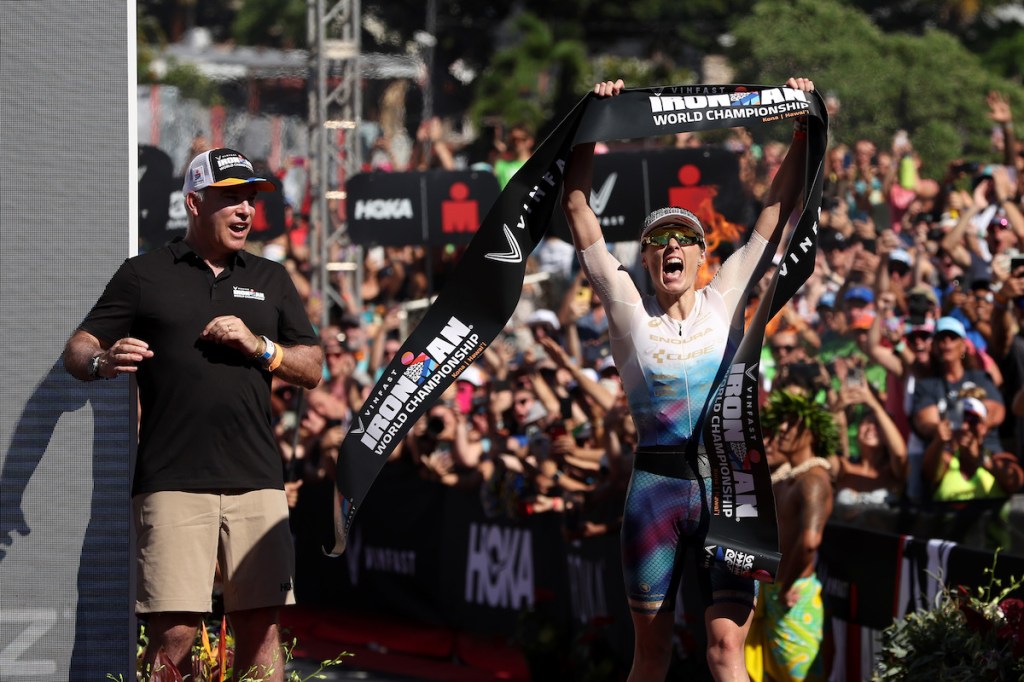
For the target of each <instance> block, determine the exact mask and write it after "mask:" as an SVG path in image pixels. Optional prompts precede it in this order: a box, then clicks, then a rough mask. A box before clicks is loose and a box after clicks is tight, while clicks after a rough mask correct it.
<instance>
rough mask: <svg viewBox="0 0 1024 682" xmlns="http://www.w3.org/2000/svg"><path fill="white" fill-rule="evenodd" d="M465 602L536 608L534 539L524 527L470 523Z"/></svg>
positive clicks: (496, 606) (516, 607)
mask: <svg viewBox="0 0 1024 682" xmlns="http://www.w3.org/2000/svg"><path fill="white" fill-rule="evenodd" d="M465 597H466V601H467V602H469V603H470V604H479V605H481V606H490V607H494V608H506V609H521V608H523V607H524V606H525V607H527V608H532V607H533V540H532V538H531V536H530V533H529V531H527V530H524V529H522V528H510V527H504V526H492V525H490V524H486V523H483V524H477V523H471V524H470V526H469V552H468V556H467V558H466V593H465Z"/></svg>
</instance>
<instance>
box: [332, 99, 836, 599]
mask: <svg viewBox="0 0 1024 682" xmlns="http://www.w3.org/2000/svg"><path fill="white" fill-rule="evenodd" d="M802 116H807V117H808V118H807V120H808V122H809V129H808V133H807V134H808V157H809V162H808V164H807V181H806V187H808V188H810V191H809V192H808V194H807V198H806V201H805V204H804V207H803V211H802V213H801V216H800V220H799V222H798V224H797V226H796V228H795V230H794V231H793V232H792V235H791V238H790V241H789V243H788V244H787V245H786V249H785V253H784V256H783V259H782V261H781V263H780V267H779V269H778V271H777V272H776V274H775V276H774V277H773V279H772V282H771V284H770V285H769V288H768V292H767V295H766V296H765V297H764V298H763V299H762V301H761V303H760V305H759V306H758V309H757V312H756V313H755V315H754V317H753V320H752V321H751V323H750V325H749V327H748V329H747V330H746V332H745V334H744V336H743V339H742V341H741V342H740V344H739V346H738V348H737V349H736V353H735V355H734V356H732V357H730V356H729V355H728V351H727V356H726V357H725V359H724V360H723V363H722V367H721V369H720V371H719V375H718V376H719V381H718V382H717V384H716V386H717V387H716V390H715V391H713V392H712V394H711V396H710V397H709V399H708V402H707V404H706V405H705V407H704V412H703V416H704V423H703V426H702V433H703V434H704V439H703V440H704V441H705V442H706V443H707V444H708V445H707V456H708V458H709V460H710V462H711V464H712V473H713V484H714V486H713V487H714V492H713V504H712V507H713V508H712V524H711V528H710V530H709V535H708V542H707V544H706V548H705V549H706V551H705V561H706V562H707V563H710V562H711V561H713V560H715V559H718V560H721V561H724V562H725V563H726V565H727V566H729V568H730V570H733V571H734V572H736V573H738V574H744V575H750V576H753V577H756V578H758V579H761V580H771V579H773V578H774V575H775V570H776V569H777V567H778V560H779V549H778V531H777V527H776V520H775V502H774V497H773V496H772V491H771V481H770V477H769V475H768V469H767V463H766V462H765V461H764V455H763V451H764V448H763V447H762V444H761V436H760V427H759V425H758V414H757V400H756V398H757V362H758V358H759V357H760V349H761V346H762V344H763V343H764V330H765V325H766V324H767V321H768V319H770V318H771V316H772V315H774V314H775V313H776V312H777V311H778V310H779V309H780V308H781V307H782V306H783V305H785V303H786V301H788V300H789V299H790V298H791V297H792V296H793V294H795V293H796V291H797V290H798V289H799V288H800V286H801V285H802V284H803V283H804V282H805V281H806V280H807V278H808V277H809V276H810V274H811V272H813V269H814V256H815V250H816V232H817V217H818V209H819V206H820V203H821V189H822V182H823V162H824V158H825V143H826V134H827V129H828V118H827V113H826V111H825V107H824V104H823V102H822V99H821V97H820V96H819V95H818V94H817V93H806V92H803V91H800V90H794V89H791V88H786V87H780V86H764V85H684V86H671V87H653V88H631V89H627V90H624V91H623V92H622V94H620V95H618V96H616V97H609V98H597V97H595V96H594V95H593V93H590V94H588V95H587V96H586V97H584V98H583V99H582V100H580V102H579V103H578V104H577V105H576V106H575V107H574V108H573V110H572V111H571V112H570V113H569V114H568V115H567V116H566V117H565V118H564V119H563V120H562V121H561V123H559V125H558V126H557V127H556V128H555V130H554V131H553V132H552V133H551V134H550V135H549V136H548V138H547V139H545V140H544V142H543V143H542V144H540V145H539V146H538V147H537V149H536V150H535V152H534V154H533V156H531V157H530V159H529V160H528V161H527V162H526V164H525V165H524V166H523V167H522V168H521V169H520V170H519V171H518V172H517V173H516V174H515V176H513V178H512V180H511V181H509V183H508V185H507V186H506V187H505V189H504V190H503V191H502V192H501V194H500V195H499V196H498V199H497V201H496V202H495V203H494V205H493V206H492V207H491V209H490V211H489V212H488V213H487V215H486V217H485V218H484V220H483V222H482V223H481V225H480V229H479V230H478V231H477V233H476V236H475V237H474V238H473V240H472V241H471V242H470V244H469V246H468V247H467V249H466V252H465V253H464V255H463V257H462V259H461V261H460V262H459V264H458V267H457V268H456V269H455V271H454V273H453V274H452V275H451V277H450V279H449V281H448V282H447V283H446V284H445V286H444V288H443V289H442V291H441V292H440V293H439V295H438V297H437V299H436V300H435V302H434V304H433V305H432V306H431V307H430V309H429V310H428V311H427V313H426V315H425V316H424V318H423V320H422V321H421V322H420V324H419V325H418V326H417V327H416V328H415V329H414V330H413V331H412V333H411V334H410V335H409V337H408V338H407V339H406V340H405V342H404V343H403V345H402V347H401V349H400V350H399V352H398V353H397V354H396V355H395V358H394V359H393V360H392V361H391V363H390V364H389V365H388V367H387V368H386V369H385V371H384V373H383V375H382V376H381V378H380V379H379V380H378V381H377V383H376V385H375V386H374V387H373V390H372V391H371V393H370V395H369V396H368V398H367V400H366V402H365V403H364V404H363V406H362V408H361V409H360V410H359V412H358V414H356V415H355V417H354V419H353V424H352V427H351V428H350V430H349V432H348V434H347V435H346V437H345V440H344V441H343V442H342V445H341V451H340V453H339V455H338V466H337V475H336V483H337V493H338V494H337V495H336V496H335V497H336V505H335V545H334V548H333V550H332V551H331V554H334V555H336V554H340V553H341V552H343V551H344V549H345V544H346V542H347V536H348V532H349V530H350V528H351V525H352V521H353V519H354V518H355V514H356V511H357V510H358V507H359V505H360V504H362V501H363V500H364V499H365V498H366V495H367V494H368V492H369V490H370V487H371V486H372V484H373V481H374V480H375V479H376V477H377V475H378V474H379V473H380V470H381V468H383V466H384V463H385V462H386V461H387V458H388V455H389V454H390V453H391V451H392V450H393V449H394V448H395V446H396V445H397V444H398V443H399V442H400V441H401V439H402V438H403V437H404V436H405V434H406V433H407V432H408V431H409V429H410V428H411V427H412V425H413V423H415V421H416V420H417V419H418V418H419V417H420V416H421V415H422V414H423V413H425V412H426V411H427V409H428V408H429V407H430V406H431V405H432V404H433V403H434V402H435V401H436V400H437V399H438V398H439V397H440V395H441V394H442V393H443V392H444V390H445V389H446V388H447V387H448V386H449V385H450V384H451V383H452V382H453V381H454V380H455V379H456V378H457V377H458V376H459V374H461V373H462V372H463V371H464V370H465V369H466V368H467V367H468V366H469V365H470V364H471V363H472V362H473V361H474V360H476V359H477V358H478V357H479V356H480V354H481V353H483V351H484V349H485V348H486V347H487V346H488V345H489V344H490V343H491V342H492V341H493V340H494V339H495V338H496V337H497V336H498V334H499V333H500V332H501V330H502V329H503V328H504V326H505V324H506V323H507V321H508V319H509V318H510V317H511V316H512V313H513V311H514V310H515V307H516V304H517V303H518V301H519V297H520V295H521V292H522V284H523V278H524V276H525V274H526V258H527V256H528V255H529V254H530V253H532V251H533V249H534V248H535V247H536V246H537V244H538V243H539V242H540V240H541V239H542V238H543V236H544V234H545V233H546V231H547V228H548V225H549V222H550V217H551V215H552V212H553V211H554V209H555V208H556V206H557V205H558V200H559V197H560V194H561V184H562V177H563V171H564V169H565V164H566V160H567V159H568V157H569V152H570V151H571V149H572V147H573V145H575V144H579V143H582V142H596V141H599V140H619V139H635V138H644V137H658V136H664V135H670V134H674V133H677V132H688V131H696V130H714V129H719V128H731V127H737V126H745V127H751V126H760V125H764V124H768V123H771V122H775V121H783V120H786V119H795V118H797V117H802ZM696 441H697V439H692V440H691V442H694V443H696Z"/></svg>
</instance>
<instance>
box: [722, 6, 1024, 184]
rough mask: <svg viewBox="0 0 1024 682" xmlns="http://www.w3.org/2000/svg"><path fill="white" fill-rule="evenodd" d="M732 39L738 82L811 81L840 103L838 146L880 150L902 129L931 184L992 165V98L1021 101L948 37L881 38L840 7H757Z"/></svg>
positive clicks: (862, 18) (876, 30) (939, 33)
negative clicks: (963, 168)
mask: <svg viewBox="0 0 1024 682" xmlns="http://www.w3.org/2000/svg"><path fill="white" fill-rule="evenodd" d="M766 26H770V27H771V31H766V30H765V27H766ZM733 35H734V36H735V38H736V43H735V45H734V47H733V48H732V50H731V51H730V56H731V58H732V62H733V64H734V65H735V66H736V68H737V80H738V81H739V82H758V83H773V82H782V81H783V80H784V79H785V78H786V77H788V76H790V75H794V74H806V75H808V76H810V77H812V78H813V79H814V81H815V83H816V85H817V86H818V87H819V88H820V89H821V90H822V91H824V92H825V93H831V94H833V95H835V96H836V97H837V98H838V99H839V101H840V102H841V109H840V112H839V114H838V116H837V117H835V120H834V121H832V122H831V123H832V129H833V136H834V138H835V139H837V140H840V141H843V142H848V143H849V142H853V141H854V140H856V139H859V138H867V139H870V140H872V141H873V142H875V144H877V145H878V146H879V148H883V149H884V148H888V147H889V145H890V143H891V139H892V135H893V133H895V132H896V130H898V129H900V128H904V129H906V130H907V131H908V133H909V134H910V138H911V140H912V141H913V142H914V147H915V149H916V150H917V151H918V153H920V155H921V157H922V160H923V164H924V166H923V173H924V175H926V176H928V177H934V178H938V177H941V175H942V174H943V172H944V171H945V167H946V165H947V164H948V163H949V162H950V161H951V160H953V159H956V158H961V157H962V158H965V159H973V160H979V161H981V160H993V161H994V160H998V159H997V158H996V156H995V155H994V154H993V152H992V151H991V150H990V149H989V143H988V139H989V137H988V136H989V130H990V127H991V123H990V122H989V121H988V119H987V108H986V105H985V95H986V93H987V92H988V91H989V90H991V89H997V90H1000V91H1002V92H1004V93H1006V94H1007V95H1008V96H1009V97H1010V99H1011V103H1012V104H1014V105H1016V106H1015V108H1016V109H1017V110H1020V105H1021V103H1022V102H1024V96H1022V95H1024V93H1022V92H1021V89H1020V88H1019V87H1018V86H1015V85H1014V84H1012V83H1009V82H1007V81H1005V80H1002V79H1000V78H999V77H998V76H995V75H993V74H992V73H990V72H989V71H987V70H985V68H984V67H983V65H982V63H981V61H980V59H979V58H978V57H977V56H976V55H973V54H971V53H970V52H968V51H967V50H966V49H965V48H964V47H963V46H962V45H961V44H960V42H959V41H958V40H957V39H956V38H955V37H954V36H952V35H950V34H948V33H946V32H944V31H939V30H927V31H925V32H924V34H923V35H921V36H913V35H909V34H905V33H895V34H886V33H884V32H882V31H881V30H880V29H879V28H877V27H876V26H875V25H874V24H872V23H871V21H870V20H869V19H868V18H867V17H866V16H865V15H864V14H863V13H861V12H859V11H857V10H855V9H853V8H851V7H849V6H848V5H844V4H843V3H841V2H837V1H836V0H813V1H812V0H795V1H786V0H762V1H761V2H758V3H757V4H756V5H755V6H754V8H753V11H752V12H751V13H750V14H749V15H748V16H746V17H743V18H741V19H740V20H739V21H738V22H737V23H736V24H735V26H734V31H733ZM780 36H785V39H784V40H782V39H780Z"/></svg>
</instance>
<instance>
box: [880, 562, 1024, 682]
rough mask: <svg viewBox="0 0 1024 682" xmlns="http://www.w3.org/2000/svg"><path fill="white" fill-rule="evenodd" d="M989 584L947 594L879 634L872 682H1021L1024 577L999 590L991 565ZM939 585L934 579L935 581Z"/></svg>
mask: <svg viewBox="0 0 1024 682" xmlns="http://www.w3.org/2000/svg"><path fill="white" fill-rule="evenodd" d="M998 555H999V552H998V551H997V552H996V555H995V557H994V558H993V560H992V567H991V568H987V569H985V573H986V574H987V575H988V577H989V579H988V585H986V586H983V587H977V588H974V589H973V590H972V589H968V588H966V587H962V586H960V587H957V588H956V589H955V590H952V589H950V588H949V587H947V586H946V585H944V584H943V586H942V590H941V591H940V592H939V594H938V595H937V597H936V603H935V606H934V608H932V609H930V610H928V611H917V612H914V613H910V614H907V615H906V616H905V617H904V618H902V619H901V620H898V621H896V622H894V623H893V624H892V625H891V626H889V627H888V628H886V630H885V631H884V632H883V633H882V652H881V654H880V656H879V659H878V661H877V663H876V666H875V671H874V673H873V675H872V677H871V682H918V681H921V682H925V681H927V682H945V681H947V680H948V681H950V682H952V681H953V680H955V681H956V682H974V681H977V682H993V681H1002V680H1006V681H1007V682H1009V681H1011V680H1013V681H1017V680H1024V601H1022V600H1021V599H1019V598H1018V597H1017V596H1014V595H1019V594H1020V591H1021V589H1022V587H1024V577H1018V578H1011V579H1010V581H1009V584H1008V585H1007V586H1006V587H1003V585H1002V581H1000V580H998V579H997V578H996V577H995V564H996V559H998ZM936 580H938V578H936Z"/></svg>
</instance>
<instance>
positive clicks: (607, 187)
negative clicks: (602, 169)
mask: <svg viewBox="0 0 1024 682" xmlns="http://www.w3.org/2000/svg"><path fill="white" fill-rule="evenodd" d="M618 179H619V174H618V173H611V174H609V175H608V177H607V178H605V179H604V182H602V183H601V187H600V188H599V189H597V190H593V189H592V190H590V207H591V208H593V209H594V215H596V216H597V220H598V222H599V223H600V224H601V227H615V226H618V225H625V224H626V216H624V215H605V213H604V212H605V210H606V209H607V208H608V201H609V200H610V199H611V198H612V191H613V190H614V189H615V182H616V181H617V180H618Z"/></svg>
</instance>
